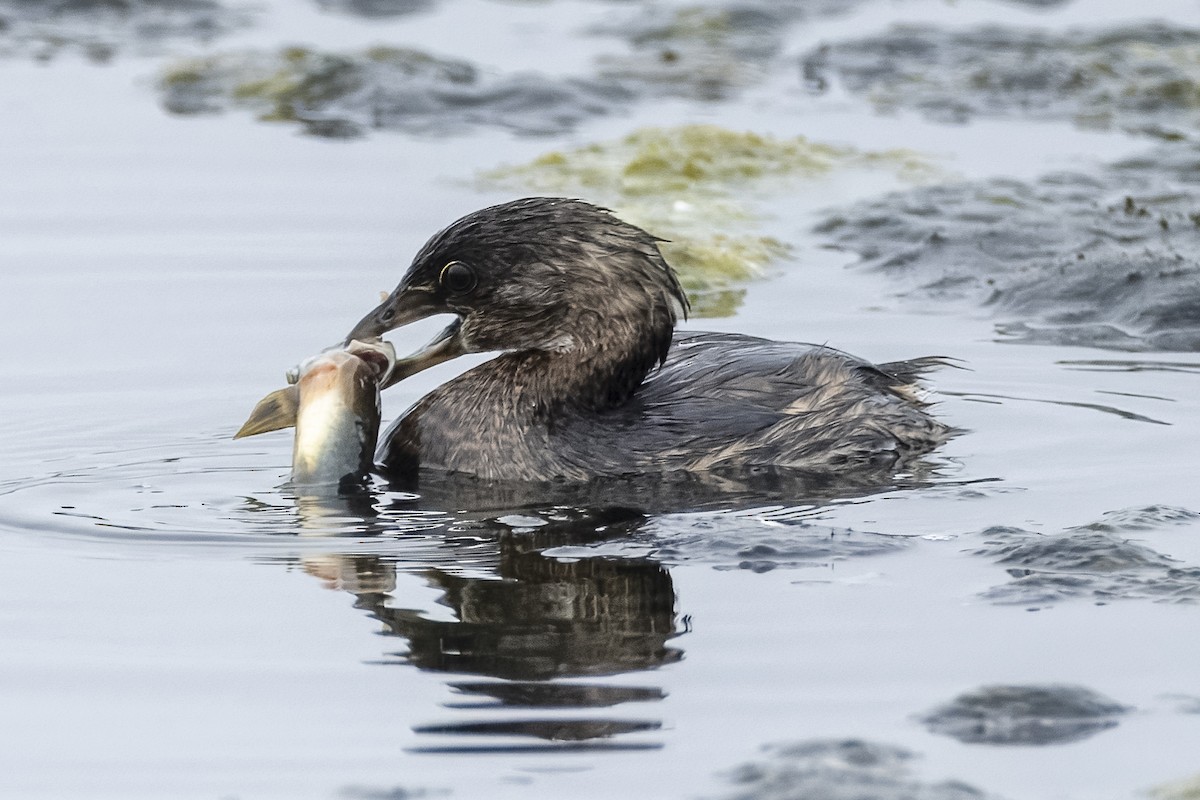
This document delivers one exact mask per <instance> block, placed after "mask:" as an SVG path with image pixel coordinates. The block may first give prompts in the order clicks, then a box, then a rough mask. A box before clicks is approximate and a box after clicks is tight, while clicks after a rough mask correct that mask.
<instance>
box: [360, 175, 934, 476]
mask: <svg viewBox="0 0 1200 800" xmlns="http://www.w3.org/2000/svg"><path fill="white" fill-rule="evenodd" d="M686 309H687V300H686V298H685V296H684V293H683V290H682V289H681V287H680V285H679V282H678V280H677V279H676V277H675V274H674V271H673V270H672V269H671V267H670V266H669V265H668V264H667V263H666V262H665V261H664V260H663V258H662V256H661V254H660V253H659V251H658V247H657V240H656V239H655V238H654V237H652V236H651V235H649V234H647V233H646V232H645V231H642V230H641V229H639V228H636V227H634V226H632V225H628V224H627V223H624V222H622V221H620V220H619V219H617V218H616V217H615V216H613V215H612V214H610V213H609V212H607V211H605V210H603V209H600V208H597V207H596V206H592V205H590V204H588V203H584V202H582V201H578V200H565V199H559V198H527V199H525V200H518V201H514V202H511V203H505V204H503V205H499V206H493V207H491V208H486V209H483V210H481V211H477V212H475V213H473V214H470V215H468V216H466V217H464V218H463V219H461V220H459V221H457V222H455V223H454V224H453V225H451V226H450V227H448V228H446V229H445V230H444V231H442V232H440V233H438V234H437V235H436V236H434V237H433V238H432V239H431V240H430V241H429V242H428V243H427V244H426V245H425V246H424V247H423V248H422V249H421V251H420V252H419V253H418V254H417V256H416V258H415V259H414V261H413V265H412V267H411V268H410V269H409V271H408V273H407V274H406V275H405V276H404V278H403V279H402V281H401V283H400V285H399V286H398V287H397V289H396V291H395V292H393V293H392V294H391V295H390V296H389V297H388V298H387V299H386V300H385V301H384V302H383V303H382V304H381V305H380V306H379V307H378V308H377V309H375V310H374V311H373V312H371V314H369V315H368V316H367V317H365V318H364V319H363V320H362V322H360V323H359V325H358V326H357V327H356V328H355V330H354V331H353V332H352V333H351V334H350V338H369V337H372V336H377V335H379V334H381V333H383V332H385V331H387V330H390V329H392V328H395V327H398V326H400V325H403V324H405V323H407V322H410V321H413V320H415V319H419V318H422V317H425V316H429V315H432V314H437V313H447V312H449V313H454V314H456V315H458V318H459V319H458V321H457V322H456V323H455V326H457V328H456V329H454V330H453V331H452V333H453V335H454V336H455V337H456V344H457V345H458V347H459V350H460V351H461V352H490V351H502V352H501V354H500V355H499V356H497V357H496V358H495V359H493V360H491V361H489V362H487V363H485V364H482V365H480V366H478V367H475V368H474V369H471V370H469V371H468V372H466V373H464V374H463V375H461V376H460V377H458V378H455V379H454V380H451V381H449V382H448V383H446V384H444V385H442V386H440V387H439V388H437V389H435V390H434V391H433V392H431V393H429V394H428V395H427V396H425V397H424V398H423V399H422V400H420V401H419V402H418V403H417V404H416V405H414V406H413V407H412V408H411V409H409V410H408V411H407V412H406V413H405V414H404V415H403V416H402V417H401V418H400V419H399V420H397V421H396V422H395V423H394V424H393V425H392V427H391V428H390V429H389V430H388V431H387V432H386V433H385V434H384V441H383V445H382V446H381V448H380V450H379V454H378V461H379V464H380V467H381V469H382V470H383V471H384V472H385V473H392V474H396V475H414V474H416V473H417V472H418V471H419V470H421V469H435V470H444V471H451V472H465V473H470V474H473V475H477V476H479V477H483V478H489V479H501V480H549V479H566V480H571V481H583V480H588V479H590V478H594V477H599V476H617V475H632V474H639V473H651V472H653V473H662V472H673V471H684V472H687V471H691V472H699V471H707V470H716V469H720V470H729V469H758V468H771V469H783V470H796V471H800V472H805V473H814V474H835V473H846V472H853V471H871V472H880V471H882V472H885V473H888V472H892V471H895V470H897V469H900V468H902V467H903V466H904V465H905V464H906V463H907V462H908V461H909V460H911V459H913V458H914V457H917V456H920V455H921V454H923V453H926V452H928V451H929V450H931V449H932V448H934V447H936V446H937V445H938V444H940V443H941V442H943V441H945V440H946V439H947V438H948V437H949V436H950V435H951V434H952V430H951V429H950V428H949V427H948V426H946V425H944V424H943V423H941V422H939V421H937V420H936V419H934V418H933V417H932V416H930V415H929V413H928V410H927V408H926V406H925V404H924V402H923V401H922V400H921V397H922V396H923V392H922V390H921V389H920V388H919V386H918V381H919V379H920V377H921V376H922V375H923V374H924V373H925V372H926V371H928V370H929V369H932V368H934V367H937V366H940V365H941V364H942V363H943V360H942V359H939V358H923V359H915V360H912V361H901V362H895V363H891V364H882V365H878V366H876V365H872V364H870V363H868V362H866V361H862V360H861V359H858V358H855V357H853V356H850V355H847V354H845V353H842V352H839V351H837V350H833V349H830V348H827V347H822V346H814V345H806V344H797V343H791V342H775V341H769V340H766V339H758V338H754V337H750V336H742V335H738V334H723V333H701V332H676V331H674V327H675V323H676V322H677V320H679V319H680V318H681V317H683V316H685V314H686ZM452 328H454V326H452Z"/></svg>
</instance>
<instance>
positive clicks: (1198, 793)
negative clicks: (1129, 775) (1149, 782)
mask: <svg viewBox="0 0 1200 800" xmlns="http://www.w3.org/2000/svg"><path fill="white" fill-rule="evenodd" d="M1149 794H1150V796H1151V797H1153V798H1155V800H1200V775H1193V776H1192V777H1191V778H1188V779H1185V780H1182V781H1178V782H1176V783H1167V784H1163V785H1162V786H1156V787H1154V788H1153V789H1151V790H1150V793H1149Z"/></svg>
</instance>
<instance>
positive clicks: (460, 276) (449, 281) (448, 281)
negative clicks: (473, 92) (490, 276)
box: [438, 261, 476, 294]
mask: <svg viewBox="0 0 1200 800" xmlns="http://www.w3.org/2000/svg"><path fill="white" fill-rule="evenodd" d="M438 282H439V283H441V284H442V286H443V288H445V290H446V291H447V292H449V293H450V294H466V293H467V292H469V291H471V290H472V289H474V288H475V283H476V281H475V270H473V269H471V268H470V267H468V266H467V265H466V264H464V263H462V262H461V261H451V262H450V263H449V264H447V265H446V266H445V267H443V268H442V274H441V275H440V276H439V277H438Z"/></svg>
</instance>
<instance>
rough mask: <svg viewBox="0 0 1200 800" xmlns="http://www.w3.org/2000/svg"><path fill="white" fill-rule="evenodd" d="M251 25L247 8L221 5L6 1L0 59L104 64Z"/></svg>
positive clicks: (205, 1)
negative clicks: (128, 52)
mask: <svg viewBox="0 0 1200 800" xmlns="http://www.w3.org/2000/svg"><path fill="white" fill-rule="evenodd" d="M248 22H249V14H248V12H247V10H246V9H245V8H244V7H240V6H239V7H230V6H226V5H224V4H222V3H220V2H218V1H217V0H0V55H30V56H33V57H35V58H38V59H42V60H47V59H51V58H54V57H55V56H57V55H59V54H60V53H62V52H77V53H80V54H82V55H83V56H85V57H86V58H87V59H89V60H91V61H95V62H98V63H103V62H106V61H108V60H110V59H111V58H112V57H113V56H114V55H116V53H117V52H119V51H120V50H122V49H126V48H129V47H134V48H137V49H138V50H147V49H150V50H154V49H158V48H160V47H162V46H163V45H164V44H165V43H167V42H169V41H171V40H176V39H183V40H191V41H201V42H208V41H211V40H213V39H215V38H217V37H218V36H220V35H222V34H224V33H228V32H230V31H232V30H235V29H237V28H241V27H244V26H245V25H246V24H247V23H248Z"/></svg>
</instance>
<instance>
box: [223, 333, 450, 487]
mask: <svg viewBox="0 0 1200 800" xmlns="http://www.w3.org/2000/svg"><path fill="white" fill-rule="evenodd" d="M459 355H462V348H461V343H460V341H459V339H458V323H457V321H455V322H454V323H452V324H451V325H449V326H448V327H447V328H446V329H445V330H444V331H442V332H441V334H439V335H438V336H437V337H436V338H435V339H434V340H433V341H432V342H430V343H429V344H427V345H426V346H425V347H424V348H422V349H421V350H420V351H418V352H417V353H414V354H413V355H411V356H409V357H408V358H401V359H397V358H396V354H395V351H394V350H393V348H392V345H391V344H390V343H388V342H385V341H382V340H380V339H374V340H371V341H359V340H351V341H349V342H347V343H346V344H345V345H342V346H339V347H334V348H330V349H329V350H326V351H324V352H322V353H319V354H318V355H316V356H313V357H312V358H310V359H308V360H307V361H305V362H304V363H303V364H301V365H300V366H299V367H298V368H297V369H296V370H294V371H293V372H292V374H291V375H289V382H290V384H291V385H289V386H287V387H286V388H284V389H279V390H276V391H274V392H271V393H270V394H269V395H267V396H266V397H264V398H263V399H262V400H260V401H259V402H258V405H257V406H255V407H254V411H252V412H251V414H250V418H249V419H248V420H246V423H245V424H244V425H242V427H241V429H240V430H239V431H238V432H237V433H236V434H235V435H234V437H233V438H235V439H240V438H243V437H246V436H255V435H257V434H260V433H267V432H268V431H275V430H281V429H283V428H291V427H293V426H294V427H295V428H296V438H295V443H294V445H293V447H292V482H293V483H294V484H297V485H319V484H337V485H344V484H345V483H346V481H347V480H349V481H351V482H356V481H361V480H362V479H364V478H365V477H366V475H367V473H368V472H370V470H371V467H372V466H373V465H374V455H375V444H376V440H377V438H378V434H379V418H380V408H379V393H380V391H381V390H383V389H384V388H386V387H388V386H391V385H393V384H395V383H398V382H400V381H402V380H404V379H405V378H407V377H409V376H411V375H415V374H416V373H418V372H421V371H422V370H425V369H428V368H429V367H432V366H436V365H437V364H440V363H442V362H444V361H449V360H450V359H452V358H455V357H457V356H459Z"/></svg>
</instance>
